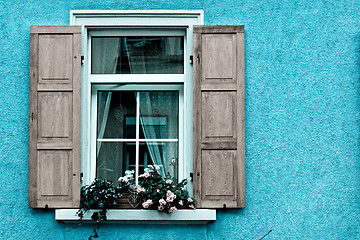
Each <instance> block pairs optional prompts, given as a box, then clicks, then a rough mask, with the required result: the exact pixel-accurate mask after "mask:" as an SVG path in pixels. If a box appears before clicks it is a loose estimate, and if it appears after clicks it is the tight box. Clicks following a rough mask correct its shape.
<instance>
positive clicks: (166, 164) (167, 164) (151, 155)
mask: <svg viewBox="0 0 360 240" xmlns="http://www.w3.org/2000/svg"><path fill="white" fill-rule="evenodd" d="M146 146H147V149H146V154H147V155H148V159H147V163H148V164H149V163H150V164H153V165H157V166H160V174H161V175H162V176H164V177H165V176H170V177H173V178H175V180H176V181H177V177H178V162H177V159H178V148H179V146H178V142H146ZM140 172H141V171H140Z"/></svg>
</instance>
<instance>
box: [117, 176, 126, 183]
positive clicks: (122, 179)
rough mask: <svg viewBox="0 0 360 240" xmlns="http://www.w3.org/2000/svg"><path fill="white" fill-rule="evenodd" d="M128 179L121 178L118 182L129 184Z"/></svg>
mask: <svg viewBox="0 0 360 240" xmlns="http://www.w3.org/2000/svg"><path fill="white" fill-rule="evenodd" d="M127 181H128V178H127V177H119V179H118V182H127Z"/></svg>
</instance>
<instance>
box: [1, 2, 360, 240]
mask: <svg viewBox="0 0 360 240" xmlns="http://www.w3.org/2000/svg"><path fill="white" fill-rule="evenodd" d="M72 9H116V10H119V9H121V10H143V9H144V10H147V9H184V10H192V9H194V10H195V9H196V10H197V9H202V10H204V17H205V24H244V25H245V57H246V60H245V68H246V74H245V84H246V86H245V93H246V208H245V209H242V210H219V211H218V213H217V218H218V219H217V220H216V222H215V223H210V224H208V225H201V226H195V225H190V226H184V225H141V226H134V225H105V226H103V227H102V228H101V230H100V239H197V240H199V239H260V238H261V237H262V236H264V235H265V234H266V233H267V232H269V231H270V230H272V231H271V232H270V233H269V234H268V235H267V236H266V237H265V238H264V239H360V217H359V216H360V139H359V137H360V131H359V128H360V92H359V90H360V84H359V83H360V82H359V80H360V1H359V0H310V1H309V0H292V1H290V0H283V1H278V0H264V1H259V0H246V1H245V0H238V1H230V0H223V1H211V0H191V1H190V0H183V1H175V0H174V1H171V0H147V1H145V0H140V1H133V0H131V1H130V0H127V1H122V0H116V1H115V0H102V1H99V0H73V1H69V2H68V1H66V0H43V1H41V0H30V1H24V0H18V1H11V0H8V1H4V0H0V19H1V20H0V56H1V57H0V81H1V84H0V150H1V151H0V170H1V174H0V221H1V223H0V239H60V240H61V239H87V237H88V236H89V233H90V232H91V230H92V228H91V226H81V227H79V228H77V229H75V230H72V231H69V230H70V229H71V227H72V225H69V224H66V225H65V224H63V223H60V222H57V221H55V220H54V211H53V210H48V211H45V210H37V209H36V210H33V209H29V208H28V207H27V206H28V199H27V191H28V186H27V181H28V165H27V161H28V159H27V155H28V90H29V77H28V75H29V40H30V39H29V38H30V34H29V31H30V25H68V24H69V12H70V10H72Z"/></svg>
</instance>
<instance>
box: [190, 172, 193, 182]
mask: <svg viewBox="0 0 360 240" xmlns="http://www.w3.org/2000/svg"><path fill="white" fill-rule="evenodd" d="M193 178H194V173H192V172H191V173H190V181H193V180H194V179H193Z"/></svg>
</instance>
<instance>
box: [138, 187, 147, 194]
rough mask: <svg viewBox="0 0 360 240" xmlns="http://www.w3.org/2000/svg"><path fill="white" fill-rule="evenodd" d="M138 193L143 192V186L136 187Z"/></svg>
mask: <svg viewBox="0 0 360 240" xmlns="http://www.w3.org/2000/svg"><path fill="white" fill-rule="evenodd" d="M136 191H137V192H138V193H141V192H145V188H143V187H138V189H137V190H136Z"/></svg>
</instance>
